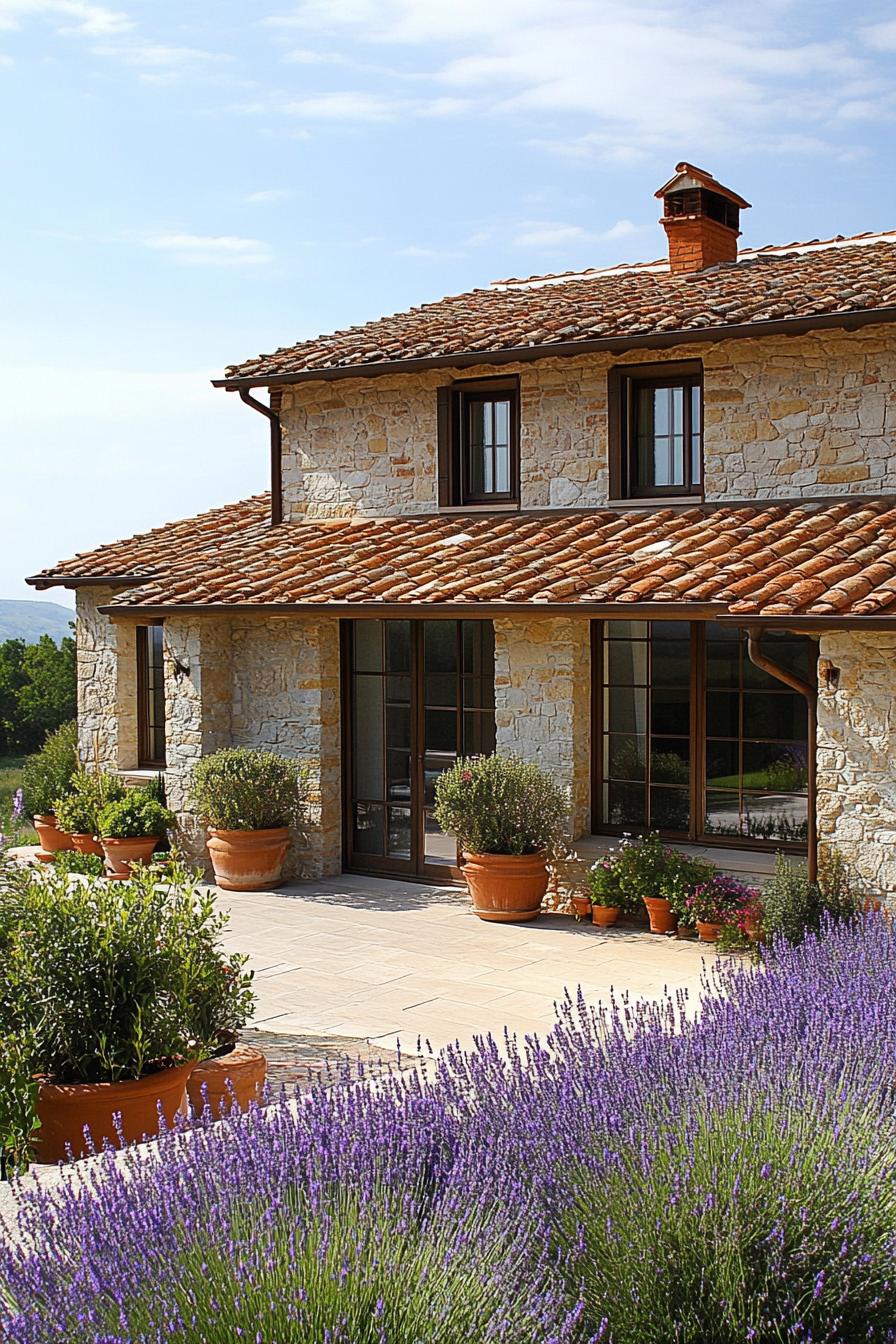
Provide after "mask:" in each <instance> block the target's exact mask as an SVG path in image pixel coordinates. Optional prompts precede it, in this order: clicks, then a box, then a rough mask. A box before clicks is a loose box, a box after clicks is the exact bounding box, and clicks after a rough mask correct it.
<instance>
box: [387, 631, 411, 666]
mask: <svg viewBox="0 0 896 1344" xmlns="http://www.w3.org/2000/svg"><path fill="white" fill-rule="evenodd" d="M385 626H386V667H387V669H388V671H390V672H410V670H411V623H410V621H386V622H385Z"/></svg>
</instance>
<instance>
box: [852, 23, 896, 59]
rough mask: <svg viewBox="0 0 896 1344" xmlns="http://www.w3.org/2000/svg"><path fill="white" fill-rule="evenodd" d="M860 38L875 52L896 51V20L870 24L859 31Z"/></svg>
mask: <svg viewBox="0 0 896 1344" xmlns="http://www.w3.org/2000/svg"><path fill="white" fill-rule="evenodd" d="M859 36H860V37H861V38H862V40H863V41H864V42H867V44H868V46H869V47H873V48H874V49H875V51H896V19H887V20H886V21H885V22H884V23H872V24H869V25H868V27H867V28H861V29H859Z"/></svg>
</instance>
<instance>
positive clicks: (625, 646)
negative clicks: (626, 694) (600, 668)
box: [604, 639, 647, 686]
mask: <svg viewBox="0 0 896 1344" xmlns="http://www.w3.org/2000/svg"><path fill="white" fill-rule="evenodd" d="M605 648H606V656H605V659H604V666H605V678H606V680H607V681H609V682H611V683H612V684H613V685H616V686H631V685H633V684H634V685H639V686H644V685H646V683H647V644H646V643H644V642H643V641H642V642H639V643H631V644H630V643H628V642H627V641H625V640H621V639H611V640H608V641H607V643H606V646H605Z"/></svg>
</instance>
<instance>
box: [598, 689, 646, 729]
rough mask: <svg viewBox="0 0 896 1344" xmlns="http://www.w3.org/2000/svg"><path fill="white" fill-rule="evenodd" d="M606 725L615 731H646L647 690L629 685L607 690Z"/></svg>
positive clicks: (605, 700) (605, 696)
mask: <svg viewBox="0 0 896 1344" xmlns="http://www.w3.org/2000/svg"><path fill="white" fill-rule="evenodd" d="M604 727H605V728H607V729H609V730H610V731H611V732H615V733H645V732H646V731H647V692H646V691H645V690H638V689H632V688H631V687H628V686H621V687H610V688H609V689H607V690H605V691H604Z"/></svg>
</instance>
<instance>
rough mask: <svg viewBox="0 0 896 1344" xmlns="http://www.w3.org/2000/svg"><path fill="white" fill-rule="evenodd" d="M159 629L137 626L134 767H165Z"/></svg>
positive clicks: (163, 686) (163, 682) (163, 669)
mask: <svg viewBox="0 0 896 1344" xmlns="http://www.w3.org/2000/svg"><path fill="white" fill-rule="evenodd" d="M162 640H163V635H162V626H160V625H138V626H137V764H138V765H139V766H140V768H141V769H144V768H146V769H150V768H152V767H154V766H159V767H161V766H164V764H165V664H164V660H163V654H162Z"/></svg>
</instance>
